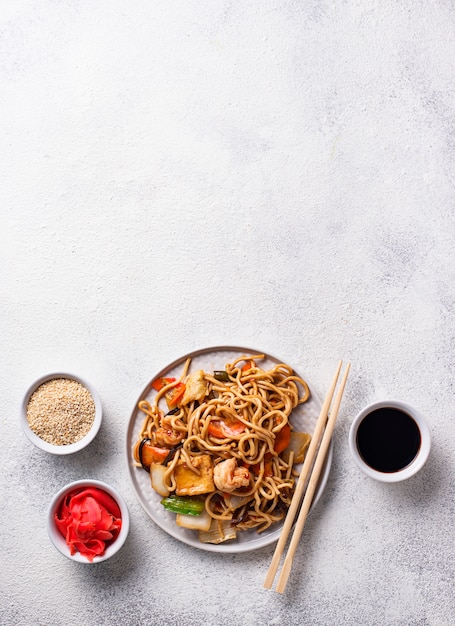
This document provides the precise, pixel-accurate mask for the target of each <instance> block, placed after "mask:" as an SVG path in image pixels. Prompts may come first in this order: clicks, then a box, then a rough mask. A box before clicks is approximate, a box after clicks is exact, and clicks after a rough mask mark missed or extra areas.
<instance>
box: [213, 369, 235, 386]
mask: <svg viewBox="0 0 455 626" xmlns="http://www.w3.org/2000/svg"><path fill="white" fill-rule="evenodd" d="M213 377H214V378H216V379H217V380H219V381H220V382H222V383H229V382H231V379H230V378H229V374H228V373H227V372H225V371H220V370H216V371H215V372H213Z"/></svg>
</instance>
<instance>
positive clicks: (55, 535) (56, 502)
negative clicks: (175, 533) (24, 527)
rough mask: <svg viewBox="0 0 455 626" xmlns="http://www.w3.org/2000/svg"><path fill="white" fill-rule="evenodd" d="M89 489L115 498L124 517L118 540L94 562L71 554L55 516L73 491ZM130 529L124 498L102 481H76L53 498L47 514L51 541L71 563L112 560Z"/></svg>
mask: <svg viewBox="0 0 455 626" xmlns="http://www.w3.org/2000/svg"><path fill="white" fill-rule="evenodd" d="M87 487H96V488H98V489H102V490H103V491H105V492H106V493H108V494H109V495H110V496H112V498H114V500H115V501H116V502H117V504H118V506H119V508H120V513H121V517H122V527H121V529H120V533H119V535H118V537H117V539H116V540H115V541H114V542H113V543H111V544H110V545H109V546H107V548H106V551H105V553H104V554H103V555H102V556H95V557H94V559H93V561H89V560H88V559H87V558H86V557H85V556H83V555H82V554H80V553H79V552H76V553H75V554H71V552H70V549H69V547H68V546H67V544H66V541H65V538H64V537H63V535H62V534H61V533H60V532H59V530H58V528H57V526H56V523H55V518H54V515H55V513H56V511H57V510H58V508H59V506H60V504H61V502H62V500H63V498H64V497H65V496H66V494H68V493H70V492H71V491H74V490H75V489H85V488H87ZM129 528H130V516H129V512H128V508H127V506H126V503H125V501H124V499H123V498H122V496H121V495H120V494H119V492H118V491H117V490H116V489H114V488H113V487H111V486H110V485H108V484H106V483H104V482H102V481H100V480H76V481H75V482H72V483H69V484H68V485H65V487H63V488H62V489H60V491H59V492H57V493H56V494H55V496H54V497H53V498H52V501H51V503H50V505H49V509H48V512H47V532H48V535H49V538H50V540H51V541H52V543H53V544H54V546H55V547H56V548H57V550H58V551H59V552H61V553H62V554H63V555H64V556H66V557H67V558H68V559H70V560H71V561H76V562H77V563H85V564H89V565H92V564H95V563H101V562H102V561H106V560H107V559H109V558H111V556H114V554H116V553H117V552H118V551H119V550H120V548H121V547H122V546H123V544H124V543H125V540H126V538H127V536H128V532H129Z"/></svg>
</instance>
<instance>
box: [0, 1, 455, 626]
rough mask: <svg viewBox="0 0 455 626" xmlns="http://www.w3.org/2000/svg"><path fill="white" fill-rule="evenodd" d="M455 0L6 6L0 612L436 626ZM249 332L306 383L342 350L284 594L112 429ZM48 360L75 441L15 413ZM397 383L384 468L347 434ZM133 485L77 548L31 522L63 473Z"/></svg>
mask: <svg viewBox="0 0 455 626" xmlns="http://www.w3.org/2000/svg"><path fill="white" fill-rule="evenodd" d="M454 29H455V7H454V4H453V3H452V2H449V1H446V2H444V1H442V0H441V1H439V2H431V3H420V2H417V1H416V0H415V1H413V0H402V1H399V2H396V1H392V0H386V1H385V2H376V1H374V0H363V1H362V2H360V1H358V2H357V1H355V0H344V1H342V0H335V1H333V2H329V1H324V0H308V1H306V2H293V1H284V2H278V1H276V0H265V1H264V2H259V1H256V0H255V1H252V2H237V3H236V2H230V1H227V0H221V1H220V2H211V1H209V0H205V1H204V0H202V1H198V2H196V1H194V2H192V1H189V2H183V1H181V2H178V1H175V2H161V1H158V2H146V1H145V0H128V1H126V0H125V1H122V0H114V1H113V2H112V1H110V2H108V1H107V0H99V1H96V2H92V1H84V0H83V1H81V2H74V1H72V0H61V1H59V2H54V1H52V0H44V1H38V0H36V1H35V0H17V1H16V2H2V3H1V4H0V88H1V99H0V107H1V116H0V128H1V138H2V143H1V145H2V159H1V166H0V219H1V224H0V226H1V228H0V238H1V239H0V243H1V263H0V289H1V300H0V302H1V309H0V310H1V324H0V353H1V355H2V367H1V369H0V411H1V412H0V441H1V446H2V453H1V473H2V482H1V484H2V487H1V500H0V505H1V510H2V523H1V525H0V541H1V544H0V545H1V558H0V563H1V567H0V597H1V606H0V622H1V623H2V624H5V625H8V626H10V625H21V626H28V625H29V624H30V625H31V624H33V625H37V624H40V625H49V626H54V625H55V626H66V625H73V624H82V625H96V626H103V625H105V624H106V625H107V624H109V625H111V624H115V625H121V626H123V625H128V626H129V625H142V624H144V625H149V624H150V625H158V624H180V625H182V626H196V625H199V624H210V625H214V626H221V625H228V624H229V625H230V626H265V625H270V626H271V625H282V626H293V625H296V626H297V625H298V626H306V625H308V626H322V625H324V626H333V625H337V626H338V625H340V624H347V625H351V624H352V625H362V626H382V625H384V626H449V624H453V622H454V615H455V606H454V600H453V582H454V571H453V561H454V548H453V526H454V507H453V499H454V492H453V483H454V464H453V445H454V408H453V396H454V388H453V380H454V358H453V346H454V335H455V325H454V310H455V287H454V285H455V263H454V260H455V258H454V251H453V247H454V234H455V203H454V200H455V193H454V185H455V178H454V164H455V130H454V119H455V92H454V81H453V76H454V61H453V60H454V58H455V39H454V32H455V30H454ZM220 344H223V345H230V344H231V345H252V346H257V348H258V349H260V350H265V351H269V352H271V353H272V354H276V355H277V356H279V357H281V358H282V359H283V360H285V361H287V362H289V363H291V364H293V365H295V366H296V367H298V368H299V369H300V370H301V371H302V372H306V373H307V376H308V378H309V379H310V380H311V382H312V384H313V386H314V387H315V389H316V390H317V391H318V393H319V394H320V395H321V396H323V395H324V394H325V391H326V389H327V387H328V385H329V383H330V380H331V377H332V373H333V371H334V368H335V365H336V363H337V361H338V359H340V358H343V359H344V360H346V361H348V360H349V361H351V363H352V371H351V376H350V380H349V383H348V388H347V392H346V396H345V399H344V401H343V404H342V407H341V412H340V416H339V421H338V423H337V427H336V430H335V435H334V458H333V465H332V471H331V474H330V477H329V481H328V485H327V487H326V490H325V492H324V495H323V497H322V499H321V501H320V502H319V504H318V507H317V509H316V510H315V511H314V512H313V513H312V515H311V516H310V518H309V519H308V522H307V525H306V527H305V532H304V536H303V538H302V542H301V545H300V549H299V552H298V555H297V557H296V561H295V567H294V569H293V572H292V576H291V579H290V582H289V585H288V589H287V592H286V594H285V595H284V596H282V595H279V594H276V593H275V592H274V591H267V590H265V589H263V586H262V585H263V581H264V578H265V575H266V572H267V568H268V565H269V562H270V559H271V557H272V554H273V546H270V547H268V548H265V549H262V550H260V551H257V552H254V553H248V554H243V555H224V556H222V557H220V556H216V555H213V554H209V553H204V552H202V551H198V550H194V549H192V548H190V547H188V546H185V545H182V544H180V543H178V542H177V541H175V540H174V539H172V538H171V537H169V536H168V535H167V534H166V533H164V532H163V531H162V530H161V529H159V528H158V527H156V526H155V525H154V523H153V522H152V521H151V520H150V519H149V518H148V517H147V516H146V514H145V513H144V512H143V511H142V509H141V507H140V505H139V504H138V502H137V500H136V498H135V495H134V493H133V491H132V489H131V486H130V484H129V480H128V476H127V472H126V460H125V453H124V446H125V436H126V428H127V424H128V420H129V416H130V414H131V411H132V409H133V407H134V403H135V400H136V398H137V397H138V395H139V393H140V391H141V390H142V388H143V387H144V385H145V384H146V383H147V381H148V380H149V379H150V377H151V376H152V375H153V374H154V373H155V372H156V371H157V370H158V369H159V368H161V367H163V366H164V365H165V364H167V363H169V362H171V361H172V360H174V359H175V358H177V357H179V356H180V355H182V354H185V353H187V352H188V351H190V350H193V349H198V348H201V347H205V346H211V345H220ZM59 369H67V370H70V371H74V372H76V373H79V374H81V375H86V376H87V377H88V378H90V380H91V381H92V382H93V383H94V384H95V386H96V387H97V388H98V390H99V393H100V395H101V397H102V400H103V405H104V422H103V425H102V427H101V431H100V433H99V435H98V437H97V438H96V440H95V441H94V442H93V443H92V444H91V445H90V446H89V448H87V449H86V450H85V451H84V452H83V453H81V454H78V455H76V456H74V457H69V458H54V457H50V456H46V455H45V454H43V453H41V452H40V451H39V450H37V449H34V448H32V447H31V446H30V444H29V443H28V441H27V440H26V438H25V437H24V435H23V434H22V432H21V431H20V428H19V420H18V406H19V402H20V399H21V395H22V393H23V392H24V391H25V389H26V388H27V387H28V385H29V384H30V382H31V381H32V380H33V379H34V378H35V377H37V376H39V375H41V374H42V373H46V372H48V371H55V370H59ZM388 397H393V398H397V399H402V400H405V401H408V402H410V403H412V404H414V405H415V406H416V407H418V408H419V409H420V410H421V411H422V412H423V413H424V415H425V416H426V417H427V419H428V422H429V425H430V428H431V431H432V436H433V449H432V454H431V456H430V459H429V461H428V463H427V465H426V466H425V468H424V469H423V470H422V471H421V473H420V474H418V475H417V476H415V477H414V478H412V479H410V480H409V481H406V482H405V483H402V484H397V485H383V484H379V483H375V482H373V481H371V480H370V479H368V478H366V477H365V476H363V475H362V474H361V473H360V472H359V471H358V470H357V469H356V467H355V466H354V463H353V461H352V459H351V458H350V455H349V451H348V445H347V434H348V430H349V426H350V423H351V421H352V419H353V417H354V416H355V414H356V413H357V412H358V411H359V410H360V409H361V408H362V407H363V406H364V405H365V404H367V403H369V402H371V401H374V400H377V399H383V398H388ZM86 477H94V478H98V479H101V480H105V481H107V482H109V483H111V484H113V485H114V486H116V487H118V488H119V489H120V491H121V492H122V494H123V495H124V497H125V499H126V500H127V503H128V505H129V508H130V513H131V522H132V523H131V531H130V535H129V538H128V540H127V543H126V544H125V546H124V547H123V549H122V551H121V552H120V553H119V554H118V555H117V556H116V557H114V558H113V559H112V560H110V561H108V562H106V563H104V564H100V565H97V566H94V567H87V566H84V565H78V564H74V563H71V562H70V561H68V560H66V559H65V558H64V557H62V556H61V555H60V554H59V553H57V552H56V550H55V549H54V548H53V546H52V545H51V544H50V542H49V540H48V538H47V534H46V529H45V515H46V510H47V506H48V504H49V502H50V500H51V498H52V496H53V494H54V493H55V492H56V491H57V490H58V489H59V488H60V487H61V486H63V485H64V484H65V483H66V482H69V481H71V480H76V479H79V478H86Z"/></svg>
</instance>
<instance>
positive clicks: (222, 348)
mask: <svg viewBox="0 0 455 626" xmlns="http://www.w3.org/2000/svg"><path fill="white" fill-rule="evenodd" d="M212 352H239V353H244V354H245V356H248V355H254V354H261V355H262V354H263V355H264V358H265V359H267V358H268V359H271V360H272V361H274V362H276V363H284V362H285V361H283V360H282V359H278V358H277V357H276V356H274V355H273V354H271V353H270V352H266V351H261V350H256V349H254V350H253V349H252V348H248V347H246V346H232V345H215V346H210V347H206V348H200V349H197V350H191V351H190V352H187V353H186V354H184V355H182V356H180V357H178V358H176V359H174V360H173V361H171V362H170V363H168V364H167V365H165V366H164V367H162V368H161V369H159V370H158V371H157V372H156V374H154V375H153V376H152V377H151V378H149V380H148V382H147V384H146V385H145V386H144V387H143V388H142V391H141V393H140V395H139V396H138V397H137V399H136V402H135V404H134V407H133V409H132V411H131V413H130V416H129V419H128V427H127V430H126V438H125V439H126V464H127V471H128V477H129V480H130V484H131V486H132V489H133V492H134V494H135V496H136V498H137V500H138V501H139V504H140V505H141V507H142V509H143V510H144V511H145V512H146V513H147V516H148V517H149V518H150V519H151V520H152V521H153V522H154V523H155V524H156V525H157V526H158V527H159V528H161V530H163V531H164V532H165V533H167V534H168V535H169V536H171V537H173V538H174V539H177V540H178V541H180V542H181V543H184V544H186V545H189V546H191V547H193V548H196V549H199V550H204V551H206V552H216V553H218V554H223V553H225V554H240V553H243V552H251V551H253V550H259V549H261V548H265V547H267V546H269V545H271V544H273V543H275V542H276V541H278V539H279V536H280V533H281V529H282V524H283V523H284V522H283V523H281V524H279V525H278V527H277V528H276V530H275V531H273V532H270V533H269V534H268V535H267V536H265V537H264V536H261V535H260V534H258V535H257V539H253V540H251V541H246V542H243V543H236V542H226V543H221V544H209V543H207V544H206V543H202V542H198V541H197V540H192V539H190V538H188V537H186V536H181V534H179V532H178V530H179V527H178V526H177V525H175V529H174V527H173V526H169V525H168V524H164V523H162V522H161V520H159V519H158V518H157V517H156V516H153V515H152V514H151V512H150V510H149V509H148V508H147V506H146V504H145V502H144V501H143V497H140V494H139V493H138V489H137V485H136V483H135V481H134V477H133V471H134V470H136V469H138V468H137V466H135V465H133V463H132V462H131V460H132V451H131V436H132V429H133V424H134V422H135V421H136V419H137V414H138V404H139V402H140V401H141V400H143V399H144V398H145V397H147V395H148V394H149V393H150V392H151V390H152V386H151V385H152V382H153V381H154V380H155V379H156V378H157V377H159V376H161V375H163V374H164V373H165V372H167V371H170V370H172V369H174V368H175V367H177V366H178V365H180V364H182V363H184V362H185V361H186V359H188V358H195V357H199V356H204V355H205V354H210V353H212ZM291 367H292V369H293V371H294V372H295V373H296V374H297V375H300V372H299V370H297V369H295V368H294V366H292V365H291ZM304 380H305V382H306V383H307V384H308V386H309V388H310V392H311V397H312V398H313V399H314V400H315V401H316V403H317V405H318V406H317V409H318V410H319V411H320V409H321V407H322V402H321V399H320V398H319V396H318V395H317V393H316V392H315V391H314V389H313V387H312V384H311V382H308V380H307V379H306V377H304ZM332 460H333V440H332V441H331V442H330V447H329V450H328V452H327V456H326V459H325V461H324V465H323V471H322V473H321V476H320V479H319V482H318V485H317V488H316V491H315V494H314V497H313V501H312V503H311V507H310V513H311V511H312V510H313V509H314V508H315V506H316V505H317V503H318V502H319V500H320V498H321V496H322V494H323V492H324V489H325V487H326V484H327V481H328V478H329V474H330V469H331V465H332ZM150 489H151V487H150Z"/></svg>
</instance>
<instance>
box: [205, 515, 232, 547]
mask: <svg viewBox="0 0 455 626" xmlns="http://www.w3.org/2000/svg"><path fill="white" fill-rule="evenodd" d="M236 537H237V531H236V530H235V528H234V526H232V524H231V521H230V520H218V519H212V523H211V525H210V528H209V530H208V531H206V532H203V531H201V532H199V541H201V542H202V543H222V542H223V541H228V540H229V539H235V538H236Z"/></svg>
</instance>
